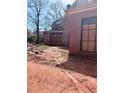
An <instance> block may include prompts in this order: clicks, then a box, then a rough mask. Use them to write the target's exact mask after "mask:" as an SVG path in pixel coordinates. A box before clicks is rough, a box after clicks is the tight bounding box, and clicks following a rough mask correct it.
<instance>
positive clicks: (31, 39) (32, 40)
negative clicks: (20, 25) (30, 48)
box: [27, 35, 37, 43]
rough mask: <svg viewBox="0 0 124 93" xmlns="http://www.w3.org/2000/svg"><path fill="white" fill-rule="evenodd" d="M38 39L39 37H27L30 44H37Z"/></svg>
mask: <svg viewBox="0 0 124 93" xmlns="http://www.w3.org/2000/svg"><path fill="white" fill-rule="evenodd" d="M36 39H37V37H36V36H31V35H30V36H27V41H28V42H29V43H35V42H36Z"/></svg>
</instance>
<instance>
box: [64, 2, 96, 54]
mask: <svg viewBox="0 0 124 93" xmlns="http://www.w3.org/2000/svg"><path fill="white" fill-rule="evenodd" d="M63 28H64V31H63V36H64V38H63V44H65V46H69V53H70V54H84V55H87V54H88V55H96V54H97V1H96V0H75V2H74V3H73V5H72V6H71V7H70V8H69V9H68V10H67V11H66V13H65V16H64V21H63Z"/></svg>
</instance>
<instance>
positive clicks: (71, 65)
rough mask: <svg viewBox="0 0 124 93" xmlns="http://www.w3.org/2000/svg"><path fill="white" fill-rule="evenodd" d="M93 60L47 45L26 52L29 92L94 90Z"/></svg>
mask: <svg viewBox="0 0 124 93" xmlns="http://www.w3.org/2000/svg"><path fill="white" fill-rule="evenodd" d="M96 87H97V85H96V60H93V59H87V58H82V57H74V56H68V50H67V49H64V48H61V47H49V48H47V49H44V50H43V51H42V52H39V53H38V54H37V53H36V54H33V53H31V54H28V93H96Z"/></svg>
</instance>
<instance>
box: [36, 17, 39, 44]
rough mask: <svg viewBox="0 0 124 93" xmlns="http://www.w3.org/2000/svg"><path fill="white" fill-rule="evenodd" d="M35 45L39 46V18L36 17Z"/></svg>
mask: <svg viewBox="0 0 124 93" xmlns="http://www.w3.org/2000/svg"><path fill="white" fill-rule="evenodd" d="M36 43H37V44H39V16H38V20H37V41H36Z"/></svg>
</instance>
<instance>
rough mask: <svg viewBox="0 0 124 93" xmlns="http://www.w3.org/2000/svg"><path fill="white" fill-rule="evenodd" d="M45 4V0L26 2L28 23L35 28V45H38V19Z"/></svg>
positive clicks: (39, 21) (29, 0)
mask: <svg viewBox="0 0 124 93" xmlns="http://www.w3.org/2000/svg"><path fill="white" fill-rule="evenodd" d="M46 4H47V0H28V14H27V15H28V19H27V20H28V22H32V24H34V25H35V27H36V32H37V40H36V43H37V44H38V43H39V30H40V24H41V20H40V17H41V15H42V13H43V11H42V10H43V9H44V8H45V6H46Z"/></svg>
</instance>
